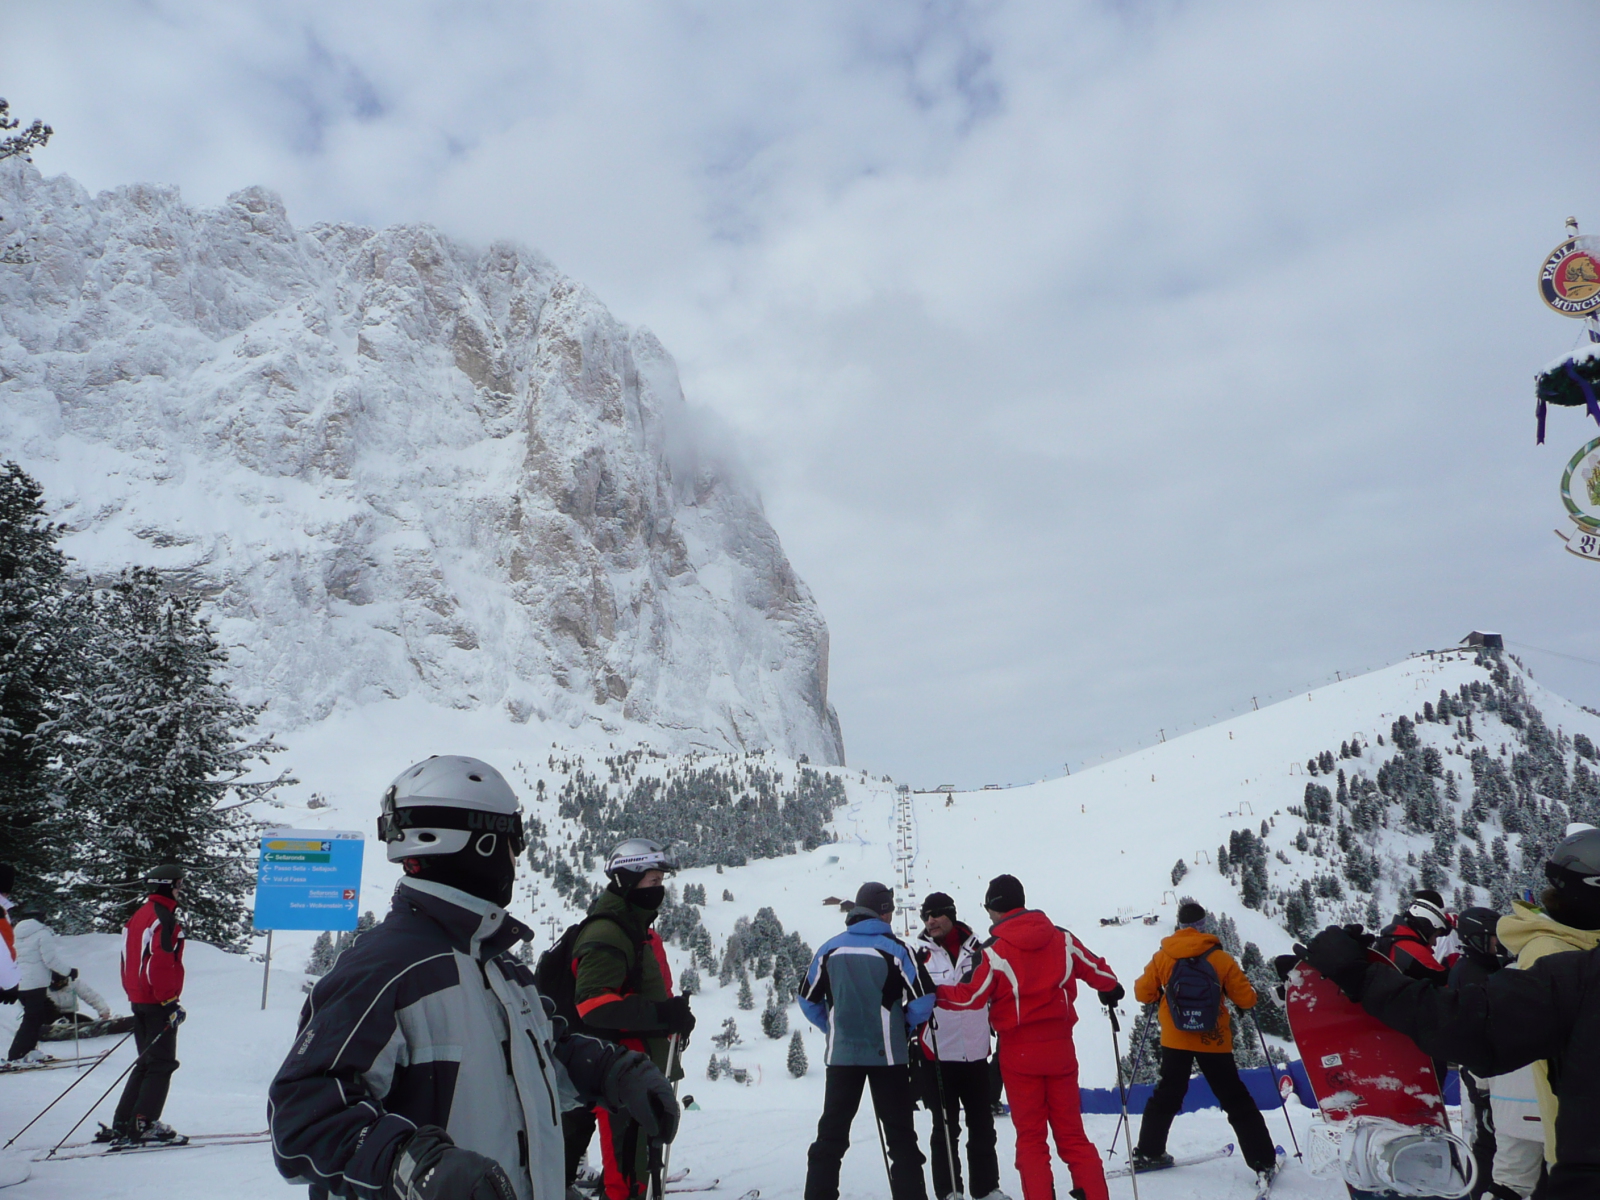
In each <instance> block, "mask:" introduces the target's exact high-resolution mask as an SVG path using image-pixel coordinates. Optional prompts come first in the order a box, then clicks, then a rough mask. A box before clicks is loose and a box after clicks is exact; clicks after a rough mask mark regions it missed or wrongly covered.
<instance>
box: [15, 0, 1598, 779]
mask: <svg viewBox="0 0 1600 1200" xmlns="http://www.w3.org/2000/svg"><path fill="white" fill-rule="evenodd" d="M5 24H6V33H5V37H4V43H3V46H0V92H3V94H5V95H6V96H7V97H8V98H9V99H10V100H11V101H12V104H13V107H14V109H15V110H16V112H17V114H18V115H21V116H23V117H25V118H28V117H32V116H36V115H37V116H43V117H45V118H46V119H47V120H49V121H51V122H53V123H54V125H55V127H56V129H57V131H58V132H57V135H56V139H55V140H54V141H53V142H52V143H51V144H50V146H49V148H48V149H47V150H46V151H44V152H43V153H41V154H40V155H39V156H38V157H37V162H38V165H39V166H40V168H41V169H43V170H45V171H46V172H47V173H51V174H54V173H58V172H65V173H67V174H70V175H72V176H74V177H75V178H77V179H78V180H79V181H81V182H82V183H84V184H85V185H86V186H88V187H90V188H91V189H100V188H106V187H112V186H116V185H118V184H122V183H129V182H134V181H155V182H171V183H177V184H179V185H181V186H182V188H183V190H184V193H185V195H186V198H187V199H188V200H190V201H191V202H194V203H200V204H212V203H216V202H218V201H220V200H221V199H222V198H223V197H224V196H226V195H227V194H228V193H229V192H232V191H234V190H237V189H238V188H240V187H243V186H246V185H249V184H256V183H261V184H266V185H268V186H270V187H272V188H275V189H276V190H278V191H279V192H281V193H282V194H283V196H284V197H285V200H286V201H287V203H288V205H289V210H290V213H291V215H292V216H293V218H294V219H295V220H296V222H297V223H299V224H301V225H307V224H310V223H312V222H313V221H317V220H327V219H344V220H357V221H364V222H368V223H373V224H388V223H393V222H400V221H416V220H424V221H430V222H433V223H435V224H437V225H439V226H440V227H441V228H443V229H444V230H445V231H446V232H448V233H450V234H452V235H454V236H456V237H458V238H460V239H462V240H465V241H468V242H479V243H482V242H487V241H489V240H491V239H494V238H500V237H509V238H514V239H516V240H518V241H521V242H524V243H526V244H528V245H531V246H535V247H537V248H539V249H540V250H542V251H544V252H545V253H546V254H547V255H548V256H549V257H550V258H551V259H553V260H554V261H555V262H556V264H557V265H558V266H559V267H561V268H562V269H563V270H564V271H566V272H567V273H568V274H570V275H572V276H574V277H576V278H578V279H581V280H583V281H584V282H585V283H587V284H589V285H590V286H591V287H592V288H593V289H594V290H595V291H596V292H597V293H598V294H599V295H600V296H601V298H602V299H604V300H605V301H606V302H607V303H608V304H609V305H610V307H611V308H612V309H613V311H615V312H616V314H617V315H618V316H619V317H620V318H621V319H623V320H625V321H628V322H631V323H636V324H642V325H648V326H649V327H651V328H652V329H654V330H655V331H656V333H657V334H659V335H660V337H661V338H662V340H663V341H664V342H665V343H666V345H667V347H668V348H669V349H670V350H671V351H672V352H673V353H674V354H675V355H676V356H677V358H678V361H679V364H680V366H681V368H682V372H683V378H684V383H685V387H686V390H687V392H688V394H689V398H690V401H691V403H694V404H696V405H699V406H701V407H703V408H706V409H709V410H711V411H713V412H714V413H716V414H718V415H719V416H720V417H721V418H722V420H723V421H724V422H725V423H726V424H727V425H728V426H730V427H731V428H732V429H733V430H734V432H735V434H736V436H737V438H738V440H739V442H740V443H741V444H742V448H743V453H744V456H745V458H746V459H747V460H748V462H749V464H750V466H751V469H752V471H753V473H754V474H755V476H756V478H757V479H758V481H759V483H760V486H761V489H762V492H763V495H764V497H765V500H766V505H767V510H768V513H769V515H770V516H771V518H772V520H773V523H774V524H775V525H776V527H777V529H778V531H779V533H780V535H781V536H782V538H783V540H784V544H785V546H786V547H787V549H788V552H789V554H790V557H791V558H792V559H793V561H794V564H795V566H796V568H797V569H798V570H799V572H800V574H801V575H802V576H803V577H804V578H805V579H806V580H807V581H808V582H809V583H810V585H811V587H812V589H813V590H814V591H815V593H816V595H817V598H818V600H819V601H820V603H821V605H822V609H823V612H824V613H825V614H826V616H827V618H828V621H829V624H830V627H831V630H832V646H833V654H832V681H831V686H832V698H833V700H834V702H835V703H836V704H837V706H838V709H839V713H840V716H841V719H842V721H843V725H844V732H845V742H846V747H847V750H848V752H849V755H850V758H851V760H852V762H856V763H860V764H861V765H865V766H869V767H872V768H874V769H875V770H878V771H886V772H890V773H892V774H894V775H895V776H896V777H897V778H901V779H907V780H911V781H913V782H915V783H918V784H929V785H931V784H933V783H935V782H945V781H950V782H956V783H961V784H979V783H984V782H990V781H994V782H1016V781H1021V780H1024V779H1031V778H1039V777H1041V776H1044V775H1053V774H1059V773H1060V772H1061V770H1062V768H1063V765H1064V764H1066V763H1070V764H1071V765H1072V768H1073V769H1074V770H1077V769H1080V767H1081V765H1082V764H1085V763H1088V762H1093V761H1098V760H1099V759H1100V758H1101V757H1102V756H1104V755H1107V754H1114V753H1116V752H1118V751H1119V750H1125V749H1131V748H1133V747H1134V746H1136V745H1139V744H1143V743H1147V742H1149V741H1152V740H1154V739H1155V738H1156V737H1157V736H1159V735H1158V730H1161V729H1165V731H1166V733H1167V735H1168V736H1172V735H1173V734H1174V733H1175V732H1179V731H1182V730H1184V729H1187V728H1190V727H1192V726H1193V725H1195V724H1196V723H1198V724H1207V723H1210V721H1211V720H1212V719H1213V718H1214V717H1222V716H1225V715H1226V714H1227V713H1228V712H1229V711H1233V710H1236V709H1238V708H1241V707H1242V708H1245V709H1248V708H1249V705H1250V698H1251V696H1252V695H1254V696H1259V697H1261V698H1262V700H1263V701H1265V700H1266V699H1267V698H1268V697H1279V698H1281V697H1283V696H1284V695H1286V694H1288V693H1289V692H1291V691H1292V690H1295V689H1299V690H1302V691H1303V690H1304V689H1305V687H1306V686H1307V685H1309V684H1314V683H1319V682H1321V681H1322V680H1324V679H1331V678H1332V676H1333V673H1334V672H1335V671H1343V672H1350V671H1359V670H1362V669H1365V668H1368V667H1373V666H1378V665H1381V664H1382V663H1385V662H1389V661H1393V660H1395V659H1398V658H1402V657H1404V656H1405V655H1406V654H1407V653H1408V652H1410V651H1413V650H1419V649H1426V648H1430V647H1439V646H1444V645H1449V644H1451V643H1453V642H1455V641H1456V639H1457V638H1459V637H1460V636H1461V635H1462V634H1464V633H1466V632H1467V631H1468V630H1469V629H1471V628H1473V627H1486V628H1494V629H1501V630H1503V631H1504V632H1505V633H1506V635H1507V637H1508V638H1509V639H1511V640H1512V641H1513V642H1514V643H1521V644H1522V646H1536V647H1540V648H1541V651H1540V652H1535V651H1533V650H1525V651H1524V650H1522V649H1521V648H1520V647H1518V646H1515V645H1514V646H1513V649H1517V650H1519V653H1522V654H1523V657H1524V660H1525V661H1526V662H1527V663H1528V665H1529V666H1530V667H1532V668H1533V670H1534V672H1535V674H1536V675H1537V676H1538V677H1539V678H1541V679H1543V680H1545V681H1547V682H1549V683H1550V684H1552V686H1555V687H1556V688H1557V689H1558V690H1561V691H1564V692H1565V693H1566V694H1567V695H1569V696H1571V697H1572V698H1574V699H1576V700H1578V701H1580V702H1583V703H1587V704H1591V705H1595V706H1597V707H1600V666H1596V665H1594V664H1593V663H1586V662H1581V661H1576V659H1573V658H1557V657H1554V656H1552V655H1549V654H1546V653H1544V652H1543V651H1558V652H1560V653H1562V654H1566V655H1572V656H1576V658H1577V659H1590V660H1595V661H1596V662H1600V629H1597V627H1596V621H1595V615H1594V614H1595V597H1596V595H1597V593H1600V564H1594V563H1588V562H1584V561H1581V560H1579V559H1578V558H1576V557H1574V556H1572V555H1570V554H1567V553H1566V552H1565V551H1564V550H1563V549H1562V546H1561V543H1560V542H1559V541H1558V540H1557V539H1556V537H1555V536H1554V534H1553V533H1552V530H1553V529H1555V528H1556V527H1558V526H1563V525H1565V524H1566V521H1565V518H1564V516H1563V512H1562V508H1561V502H1560V499H1559V496H1558V493H1557V482H1558V479H1559V476H1560V472H1561V469H1562V467H1563V465H1564V464H1565V460H1566V458H1567V457H1568V456H1569V455H1570V454H1571V453H1572V451H1573V450H1575V449H1576V448H1577V447H1578V446H1579V445H1580V444H1582V443H1583V442H1585V441H1587V440H1588V439H1589V438H1591V437H1593V436H1595V435H1596V434H1600V429H1595V428H1593V427H1592V422H1586V421H1585V420H1584V419H1580V417H1579V416H1578V415H1577V414H1576V413H1575V412H1574V411H1572V410H1556V411H1554V412H1553V413H1552V416H1551V422H1550V426H1551V434H1550V439H1549V444H1548V445H1546V446H1544V447H1537V448H1536V447H1535V446H1534V443H1533V436H1534V423H1533V410H1532V387H1531V378H1532V374H1533V372H1534V371H1535V370H1536V369H1538V368H1539V367H1541V366H1543V365H1544V364H1545V363H1546V362H1547V361H1548V360H1549V359H1551V358H1553V357H1554V356H1556V355H1559V354H1561V353H1562V352H1564V351H1566V350H1567V349H1569V348H1570V347H1571V346H1573V345H1574V344H1575V342H1576V340H1577V338H1578V337H1579V336H1580V335H1581V327H1580V325H1579V323H1578V322H1574V321H1571V320H1567V319H1564V318H1562V317H1558V316H1556V315H1555V314H1553V313H1551V312H1549V311H1548V310H1546V309H1545V308H1544V307H1543V305H1542V304H1541V303H1540V302H1539V300H1538V297H1537V294H1536V290H1535V286H1534V280H1535V273H1536V270H1537V268H1538V265H1539V262H1540V260H1541V258H1542V256H1543V255H1544V254H1545V253H1546V252H1547V251H1548V250H1550V249H1551V247H1553V246H1554V245H1555V244H1556V242H1558V241H1559V240H1560V238H1561V236H1562V221H1563V220H1564V218H1566V217H1567V216H1568V215H1576V216H1578V217H1579V218H1580V219H1581V220H1583V221H1585V222H1587V226H1586V227H1587V228H1590V229H1592V230H1593V231H1595V232H1600V155H1596V153H1595V146H1596V142H1595V125H1594V114H1595V113H1596V112H1597V111H1600V77H1597V76H1596V74H1595V72H1594V71H1593V70H1592V69H1591V64H1592V61H1593V59H1594V56H1595V53H1596V49H1597V47H1600V7H1597V6H1596V5H1594V4H1593V3H1591V2H1587V0H1575V2H1573V3H1521V4H1506V3H1498V2H1497V3H1483V4H1474V3H1464V2H1462V0H1446V2H1441V3H1420V2H1419V3H1395V2H1392V0H1385V2H1383V3H1368V4H1359V3H1351V2H1349V0H1337V2H1330V3H1325V4H1295V3H1286V2H1285V0H1271V2H1267V3H1226V2H1224V3H1208V4H1190V3H1182V2H1168V3H1160V2H1144V0H1121V2H1116V0H1105V2H1100V3H1084V2H1079V3H1074V2H1072V0H1035V2H1030V3H1006V2H1000V0H990V2H987V3H960V2H959V0H922V2H911V0H867V2H862V0H856V2H853V3H845V2H833V0H805V2H803V3H781V2H778V0H769V2H767V3H761V4H749V3H731V2H729V3H714V2H706V3H682V2H677V3H674V2H671V0H639V2H636V3H635V2H627V0H583V2H581V3H576V2H575V3H569V4H559V5H550V4H539V3H533V2H530V0H450V2H449V3H422V2H419V0H383V2H382V3H375V2H355V0H341V2H338V3H332V4H330V3H326V2H325V0H315V2H311V0H270V2H260V3H257V2H254V0H251V2H245V0H144V2H142V3H128V2H127V0H115V2H107V3H88V2H83V0H12V2H11V3H10V4H9V5H8V6H7V15H6V21H5ZM1322 748H1323V747H1320V746H1308V747H1307V748H1306V750H1307V754H1308V756H1309V755H1310V754H1311V753H1314V752H1315V751H1317V750H1320V749H1322Z"/></svg>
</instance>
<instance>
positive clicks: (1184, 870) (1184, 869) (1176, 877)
mask: <svg viewBox="0 0 1600 1200" xmlns="http://www.w3.org/2000/svg"><path fill="white" fill-rule="evenodd" d="M1188 873H1189V864H1188V863H1186V862H1184V861H1183V859H1181V858H1180V859H1179V860H1178V861H1177V862H1175V863H1173V864H1172V886H1173V887H1177V886H1178V884H1179V883H1180V882H1181V881H1182V879H1183V877H1184V876H1185V875H1187V874H1188Z"/></svg>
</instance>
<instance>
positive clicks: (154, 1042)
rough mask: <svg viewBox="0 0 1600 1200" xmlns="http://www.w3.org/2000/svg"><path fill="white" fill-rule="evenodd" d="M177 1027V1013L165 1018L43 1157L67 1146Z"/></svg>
mask: <svg viewBox="0 0 1600 1200" xmlns="http://www.w3.org/2000/svg"><path fill="white" fill-rule="evenodd" d="M177 1027H178V1014H177V1013H173V1014H172V1016H171V1017H169V1018H167V1024H166V1026H165V1027H164V1028H163V1029H162V1030H161V1032H160V1033H158V1034H156V1036H155V1037H153V1038H151V1039H150V1044H149V1045H148V1046H146V1047H145V1048H144V1049H143V1050H142V1051H140V1052H139V1054H138V1055H136V1056H135V1058H134V1060H133V1061H132V1062H131V1063H129V1064H128V1065H127V1066H126V1067H124V1068H123V1070H122V1074H121V1075H118V1076H117V1077H116V1078H115V1079H113V1080H112V1081H111V1087H108V1088H107V1089H106V1090H105V1091H103V1092H101V1093H100V1098H99V1099H98V1100H96V1101H95V1102H94V1103H93V1104H91V1105H90V1106H89V1111H88V1112H86V1113H84V1114H83V1116H81V1117H79V1118H78V1119H77V1120H76V1121H75V1122H74V1123H73V1126H72V1128H71V1129H69V1130H67V1132H66V1133H65V1134H64V1135H62V1138H61V1140H60V1141H59V1142H57V1143H56V1144H55V1145H54V1146H51V1147H50V1153H49V1154H46V1155H45V1157H46V1158H54V1157H55V1153H56V1151H57V1150H59V1149H61V1147H63V1146H65V1145H66V1144H67V1138H69V1137H71V1136H72V1135H73V1134H75V1133H77V1132H78V1126H79V1125H82V1124H83V1123H84V1122H85V1121H87V1120H88V1119H89V1118H90V1116H92V1115H93V1113H94V1110H95V1109H97V1108H99V1107H100V1105H101V1103H102V1102H104V1100H105V1098H106V1097H107V1096H109V1095H111V1090H112V1088H115V1087H116V1086H117V1084H119V1083H121V1082H122V1081H123V1080H124V1079H126V1078H127V1077H128V1073H129V1072H130V1071H132V1070H133V1069H134V1068H135V1067H137V1066H138V1065H139V1064H140V1063H142V1062H143V1061H144V1060H145V1056H146V1055H148V1054H149V1053H150V1051H152V1050H154V1049H155V1048H156V1047H157V1046H159V1045H160V1044H161V1039H162V1038H164V1037H166V1036H167V1034H168V1033H170V1032H171V1031H172V1030H174V1029H176V1028H177ZM129 1036H132V1035H131V1034H130V1035H129ZM126 1040H127V1039H126V1038H124V1039H123V1041H126ZM119 1044H120V1043H119Z"/></svg>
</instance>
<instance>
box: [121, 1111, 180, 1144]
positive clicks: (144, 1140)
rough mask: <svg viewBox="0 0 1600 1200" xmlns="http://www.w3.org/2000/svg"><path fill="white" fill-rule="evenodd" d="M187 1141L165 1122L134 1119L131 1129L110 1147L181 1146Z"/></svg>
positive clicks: (151, 1119) (147, 1118) (146, 1118)
mask: <svg viewBox="0 0 1600 1200" xmlns="http://www.w3.org/2000/svg"><path fill="white" fill-rule="evenodd" d="M188 1140H189V1139H188V1138H186V1137H184V1136H183V1135H181V1134H180V1133H179V1132H178V1131H177V1130H176V1129H174V1128H173V1127H172V1126H171V1125H168V1124H167V1123H166V1122H165V1121H157V1120H155V1119H153V1118H150V1117H135V1118H134V1119H133V1127H132V1128H131V1129H129V1130H128V1132H127V1133H126V1134H125V1135H124V1136H123V1137H122V1138H121V1139H120V1140H113V1142H112V1145H114V1146H115V1145H123V1146H163V1145H182V1144H183V1143H184V1142H187V1141H188Z"/></svg>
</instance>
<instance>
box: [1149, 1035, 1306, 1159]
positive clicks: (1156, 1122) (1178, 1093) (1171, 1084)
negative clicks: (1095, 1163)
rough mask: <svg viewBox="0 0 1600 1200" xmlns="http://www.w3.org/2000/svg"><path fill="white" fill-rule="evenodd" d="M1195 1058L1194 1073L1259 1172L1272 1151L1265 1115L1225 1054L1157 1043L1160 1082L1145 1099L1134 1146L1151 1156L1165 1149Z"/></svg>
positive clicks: (1187, 1086) (1271, 1156)
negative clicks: (1207, 1087)
mask: <svg viewBox="0 0 1600 1200" xmlns="http://www.w3.org/2000/svg"><path fill="white" fill-rule="evenodd" d="M1196 1062H1198V1063H1199V1064H1200V1074H1202V1075H1203V1076H1205V1080H1206V1082H1207V1083H1209V1084H1210V1085H1211V1090H1212V1092H1214V1093H1215V1094H1216V1097H1217V1103H1218V1104H1220V1105H1222V1111H1223V1112H1225V1113H1227V1114H1228V1124H1230V1125H1232V1126H1233V1132H1234V1134H1235V1135H1236V1136H1237V1137H1238V1139H1239V1149H1240V1150H1241V1151H1243V1152H1244V1161H1245V1162H1246V1163H1248V1164H1249V1166H1250V1169H1251V1170H1252V1171H1264V1170H1266V1169H1267V1168H1268V1167H1270V1166H1272V1164H1273V1163H1274V1162H1275V1161H1276V1160H1277V1157H1278V1155H1277V1150H1276V1148H1275V1147H1274V1146H1273V1144H1272V1135H1271V1134H1269V1133H1268V1132H1267V1122H1266V1118H1264V1117H1263V1116H1262V1115H1261V1110H1260V1109H1259V1108H1257V1107H1256V1102H1255V1101H1254V1100H1253V1099H1251V1097H1250V1091H1249V1089H1248V1088H1246V1087H1245V1086H1244V1080H1242V1079H1240V1078H1239V1068H1238V1066H1237V1065H1236V1064H1235V1063H1234V1061H1233V1055H1231V1054H1205V1053H1201V1052H1199V1051H1195V1050H1173V1049H1171V1048H1170V1047H1167V1046H1163V1047H1161V1080H1160V1082H1158V1083H1157V1084H1156V1090H1155V1092H1154V1094H1153V1095H1151V1097H1150V1102H1149V1103H1148V1104H1146V1105H1145V1106H1144V1119H1143V1120H1142V1121H1140V1122H1139V1149H1140V1150H1141V1151H1143V1152H1144V1153H1145V1154H1147V1155H1151V1156H1152V1157H1153V1156H1155V1155H1159V1154H1165V1153H1166V1150H1167V1131H1168V1130H1169V1129H1171V1128H1172V1119H1173V1118H1174V1117H1176V1116H1177V1115H1178V1111H1179V1110H1180V1109H1181V1108H1182V1107H1183V1098H1184V1097H1185V1096H1186V1095H1188V1094H1189V1075H1190V1073H1191V1072H1192V1071H1193V1069H1194V1065H1195V1063H1196Z"/></svg>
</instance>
